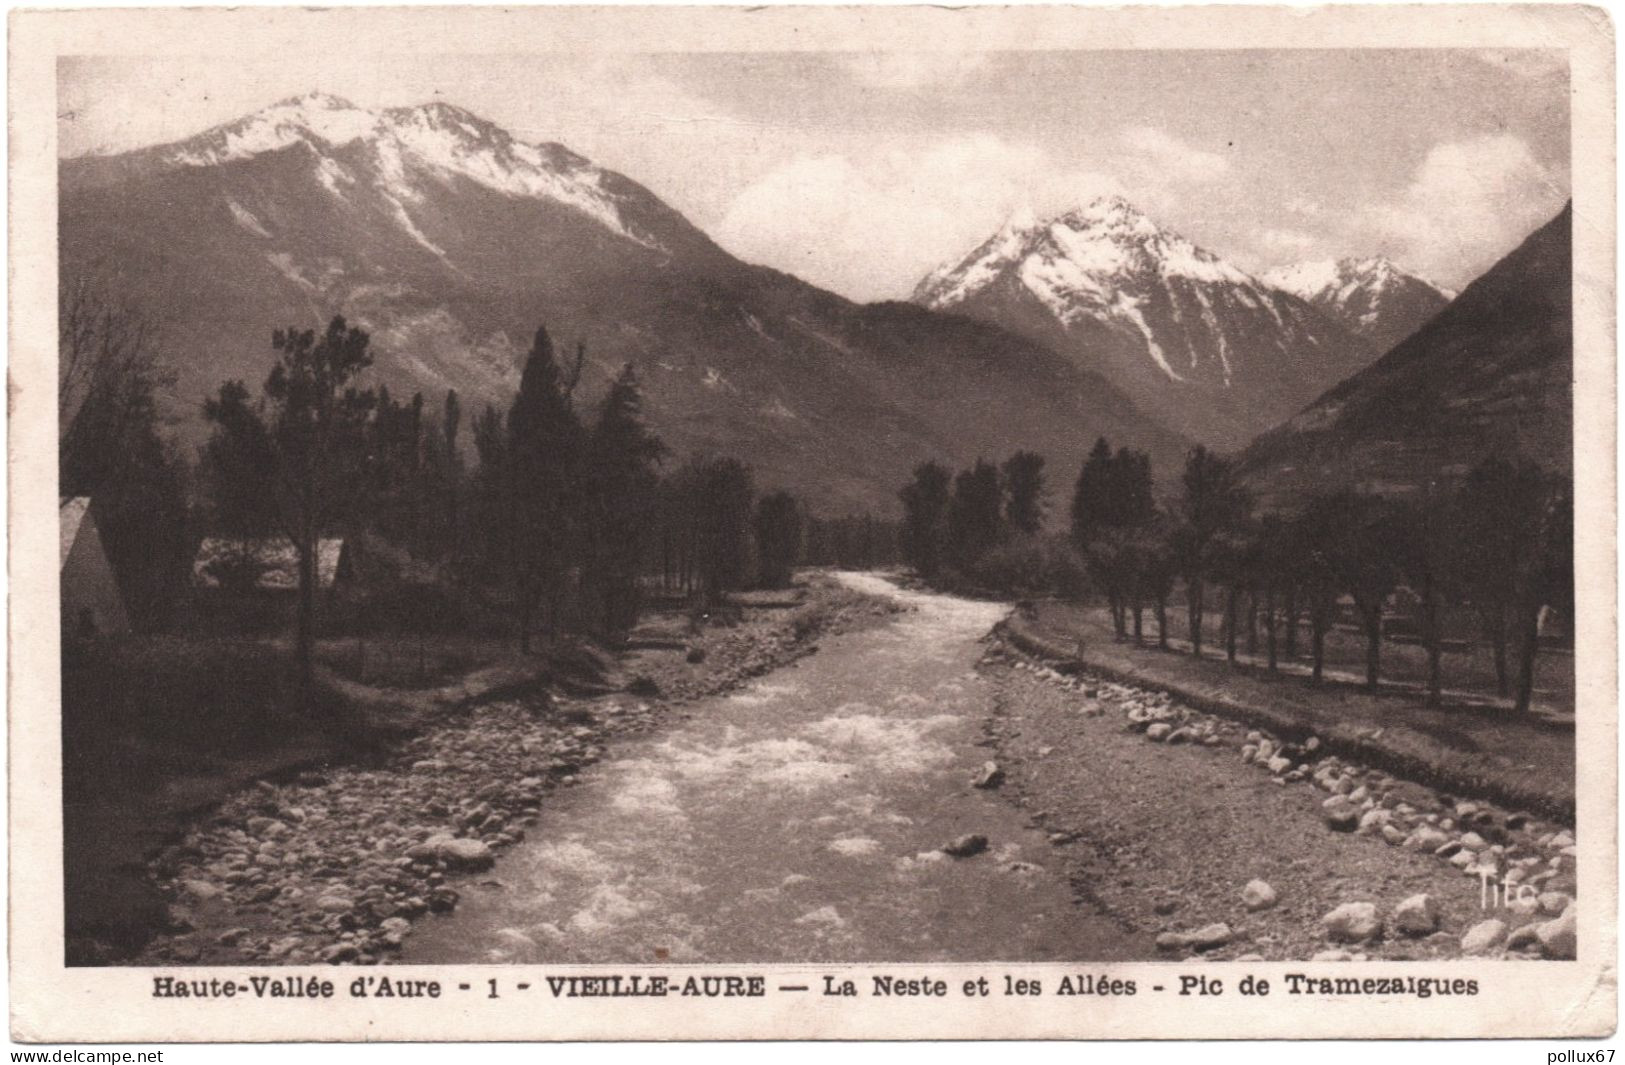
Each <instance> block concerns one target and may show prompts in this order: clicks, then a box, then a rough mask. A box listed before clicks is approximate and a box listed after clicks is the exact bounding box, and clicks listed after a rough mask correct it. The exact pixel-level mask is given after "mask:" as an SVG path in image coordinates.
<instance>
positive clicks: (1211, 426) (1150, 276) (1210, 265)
mask: <svg viewBox="0 0 1625 1065" xmlns="http://www.w3.org/2000/svg"><path fill="white" fill-rule="evenodd" d="M913 299H914V302H916V303H919V304H921V305H922V306H926V307H930V308H932V309H934V310H940V311H951V312H953V313H955V314H961V315H965V316H967V317H971V318H976V319H979V320H981V321H985V322H989V323H992V324H995V325H998V326H1001V327H1003V328H1006V329H1009V330H1011V331H1013V332H1017V333H1020V334H1022V335H1023V336H1027V337H1029V338H1031V339H1033V340H1034V341H1036V342H1039V343H1043V344H1047V345H1049V346H1051V347H1053V348H1055V349H1056V350H1057V351H1060V352H1062V353H1063V354H1065V355H1066V356H1068V357H1069V358H1071V359H1072V360H1073V361H1074V363H1075V364H1076V365H1078V366H1079V367H1080V368H1083V369H1087V370H1091V371H1095V372H1099V373H1100V374H1102V375H1103V376H1105V377H1106V378H1107V379H1108V380H1110V381H1111V382H1112V383H1113V384H1115V385H1117V386H1118V387H1120V388H1122V389H1123V391H1124V392H1126V393H1127V394H1128V395H1129V396H1131V397H1132V398H1133V399H1134V400H1135V402H1136V403H1138V404H1139V405H1140V406H1141V407H1143V408H1145V409H1146V410H1148V411H1150V412H1151V413H1152V414H1153V415H1154V416H1156V417H1159V418H1161V419H1162V420H1164V421H1165V422H1166V423H1168V424H1172V425H1179V426H1181V427H1182V428H1184V429H1185V430H1186V431H1187V432H1189V433H1190V434H1191V435H1192V436H1193V437H1195V438H1197V439H1200V440H1204V441H1205V442H1207V443H1209V444H1212V445H1215V446H1218V447H1221V448H1227V449H1229V448H1239V447H1241V446H1243V445H1244V444H1246V443H1247V442H1248V441H1249V440H1251V439H1252V437H1253V436H1254V435H1255V434H1257V433H1258V432H1260V431H1262V430H1264V429H1266V428H1268V427H1269V426H1271V425H1274V424H1275V423H1277V422H1278V421H1279V420H1280V419H1281V418H1283V417H1285V416H1287V415H1288V414H1290V413H1291V412H1292V411H1294V410H1296V409H1298V407H1300V406H1301V405H1302V404H1303V403H1304V402H1306V401H1308V400H1309V399H1311V398H1313V397H1314V396H1315V395H1317V394H1319V393H1320V392H1321V391H1323V390H1324V389H1325V388H1326V387H1327V386H1329V385H1330V384H1332V383H1334V382H1336V381H1339V380H1341V379H1343V378H1344V377H1346V376H1348V375H1349V374H1351V373H1353V372H1354V371H1356V370H1358V369H1360V368H1361V367H1363V366H1364V365H1366V364H1367V363H1368V362H1369V361H1370V360H1371V359H1372V358H1374V357H1375V356H1376V355H1377V354H1378V352H1377V351H1376V350H1375V349H1374V348H1373V347H1372V346H1371V344H1369V343H1368V342H1367V341H1365V340H1363V339H1362V338H1360V337H1358V336H1355V335H1353V334H1352V333H1350V332H1349V330H1347V329H1346V328H1344V327H1343V326H1342V325H1340V324H1338V322H1336V321H1335V320H1333V319H1332V318H1330V317H1328V316H1327V315H1325V314H1323V313H1322V312H1321V311H1319V310H1317V309H1316V308H1315V307H1312V306H1310V305H1309V304H1308V303H1306V302H1305V301H1304V300H1302V299H1300V298H1299V297H1297V296H1295V295H1292V294H1289V293H1285V292H1282V291H1281V290H1279V289H1278V288H1276V287H1274V286H1272V285H1270V284H1267V283H1265V282H1263V281H1261V280H1260V279H1258V278H1255V277H1253V276H1252V275H1250V274H1248V273H1247V272H1246V271H1243V270H1241V269H1239V268H1238V267H1236V266H1234V265H1232V264H1230V263H1228V262H1226V261H1225V260H1223V259H1222V258H1220V257H1219V256H1217V255H1215V254H1213V253H1212V252H1209V251H1207V250H1205V249H1203V248H1200V247H1198V246H1197V245H1195V244H1193V243H1192V242H1191V241H1189V240H1187V239H1186V238H1184V237H1183V236H1180V235H1179V234H1177V233H1174V232H1172V231H1170V230H1167V229H1165V228H1163V227H1161V226H1159V225H1158V224H1157V223H1156V222H1154V221H1152V220H1151V219H1150V218H1149V217H1147V216H1146V215H1145V214H1144V213H1143V212H1142V211H1140V210H1139V209H1138V208H1136V207H1135V206H1134V205H1133V204H1131V203H1129V202H1128V201H1127V200H1124V199H1122V198H1121V197H1105V198H1102V199H1098V200H1095V201H1093V202H1092V203H1090V204H1088V205H1086V206H1084V207H1081V208H1078V209H1076V210H1073V211H1068V212H1066V213H1064V214H1060V215H1057V216H1054V217H1051V218H1043V219H1040V218H1034V217H1031V216H1026V217H1018V218H1015V219H1012V220H1011V221H1010V222H1009V223H1007V224H1006V225H1005V226H1004V227H1003V228H1001V229H1000V230H999V232H997V233H995V234H994V235H993V236H992V237H990V238H989V239H988V240H986V241H984V242H983V243H982V244H981V245H979V246H978V247H977V248H975V249H974V250H972V251H971V252H970V253H969V254H968V255H966V256H965V257H964V258H963V259H960V260H958V261H956V262H951V263H948V264H945V265H944V266H942V267H941V268H939V269H937V270H936V271H933V272H932V273H931V274H929V275H927V276H926V277H925V278H924V279H923V280H922V281H921V282H920V283H919V285H918V286H917V287H916V289H915V292H914V295H913Z"/></svg>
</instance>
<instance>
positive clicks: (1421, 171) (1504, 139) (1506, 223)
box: [1355, 134, 1567, 284]
mask: <svg viewBox="0 0 1625 1065" xmlns="http://www.w3.org/2000/svg"><path fill="white" fill-rule="evenodd" d="M1566 196H1567V190H1566V184H1565V183H1564V182H1563V180H1562V179H1561V178H1560V177H1559V176H1558V175H1554V174H1552V173H1551V172H1549V171H1548V170H1547V169H1546V168H1545V167H1543V166H1542V165H1541V164H1540V163H1539V161H1537V160H1536V159H1535V156H1534V154H1533V153H1532V152H1531V151H1530V150H1529V146H1528V145H1527V144H1525V143H1524V142H1523V141H1522V140H1520V139H1518V138H1517V137H1514V136H1512V135H1510V134H1497V135H1490V136H1483V137H1477V138H1474V139H1471V140H1465V141H1456V142H1450V143H1445V144H1439V145H1436V146H1435V147H1434V148H1433V149H1432V150H1431V151H1430V152H1428V154H1427V158H1426V159H1424V160H1423V161H1422V164H1421V165H1420V166H1419V167H1418V168H1417V170H1416V172H1415V174H1414V175H1413V176H1412V178H1411V181H1410V184H1409V185H1407V186H1406V187H1405V189H1404V190H1403V191H1402V192H1401V193H1400V194H1399V196H1398V197H1397V198H1396V199H1394V200H1392V201H1390V202H1387V203H1382V204H1378V205H1376V206H1373V207H1369V208H1367V209H1366V210H1365V211H1363V212H1361V214H1360V215H1358V216H1357V217H1356V219H1355V224H1356V227H1357V228H1358V229H1361V230H1364V231H1365V232H1368V233H1369V234H1371V236H1372V237H1374V238H1375V239H1376V241H1378V242H1379V243H1381V244H1383V245H1385V246H1386V247H1387V248H1388V249H1389V254H1390V255H1391V256H1392V257H1393V258H1394V259H1395V260H1396V261H1399V262H1402V263H1405V264H1407V266H1409V267H1410V268H1412V269H1415V270H1416V271H1418V272H1419V273H1421V274H1422V275H1423V276H1424V277H1428V278H1435V279H1438V280H1440V281H1442V282H1444V283H1446V284H1459V283H1463V282H1465V281H1468V280H1471V279H1472V278H1473V277H1476V276H1477V275H1478V274H1480V273H1482V272H1483V271H1484V270H1485V269H1486V268H1488V267H1489V266H1490V265H1491V264H1492V263H1494V262H1495V261H1496V260H1497V259H1499V258H1500V257H1501V256H1503V255H1505V254H1506V253H1507V252H1508V251H1510V250H1511V249H1512V248H1513V247H1515V246H1516V245H1517V243H1518V242H1519V241H1520V240H1522V239H1523V238H1524V237H1525V236H1526V235H1528V234H1529V232H1530V231H1532V230H1533V229H1535V228H1536V227H1537V226H1539V225H1540V224H1541V223H1542V222H1545V221H1546V220H1547V219H1548V218H1549V217H1550V216H1551V215H1552V214H1554V213H1556V211H1557V209H1558V207H1559V206H1561V204H1562V202H1563V200H1564V198H1565V197H1566Z"/></svg>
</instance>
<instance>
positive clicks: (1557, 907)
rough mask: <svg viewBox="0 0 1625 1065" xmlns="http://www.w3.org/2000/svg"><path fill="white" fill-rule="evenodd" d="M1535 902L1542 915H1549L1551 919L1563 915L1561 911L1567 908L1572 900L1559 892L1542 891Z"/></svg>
mask: <svg viewBox="0 0 1625 1065" xmlns="http://www.w3.org/2000/svg"><path fill="white" fill-rule="evenodd" d="M1536 901H1537V902H1539V903H1540V911H1541V912H1542V913H1546V914H1550V915H1551V916H1553V917H1558V916H1561V915H1562V914H1563V911H1565V910H1567V909H1568V908H1569V905H1570V904H1571V903H1573V902H1574V899H1573V898H1571V897H1570V896H1568V895H1567V894H1565V893H1563V892H1561V891H1543V892H1541V893H1540V896H1539V898H1537V899H1536Z"/></svg>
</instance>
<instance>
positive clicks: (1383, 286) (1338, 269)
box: [1261, 256, 1456, 351]
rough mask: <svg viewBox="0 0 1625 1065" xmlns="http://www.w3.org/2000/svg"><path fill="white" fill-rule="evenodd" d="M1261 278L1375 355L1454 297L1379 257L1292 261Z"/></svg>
mask: <svg viewBox="0 0 1625 1065" xmlns="http://www.w3.org/2000/svg"><path fill="white" fill-rule="evenodd" d="M1261 280H1263V281H1264V282H1265V283H1267V284H1270V285H1274V286H1275V287H1276V288H1278V289H1280V290H1281V291H1282V292H1289V293H1291V294H1292V295H1294V296H1297V297H1298V298H1299V299H1301V300H1304V301H1305V302H1307V303H1309V304H1310V305H1312V306H1314V307H1316V308H1318V309H1320V310H1321V311H1323V312H1325V314H1326V315H1327V316H1328V317H1330V318H1332V319H1333V320H1335V321H1337V322H1339V323H1341V324H1342V325H1343V327H1344V328H1346V329H1348V330H1349V331H1350V332H1352V333H1354V334H1355V335H1357V336H1360V337H1363V338H1364V339H1365V340H1367V341H1369V342H1370V344H1371V345H1372V346H1373V347H1374V348H1376V349H1377V350H1378V351H1387V350H1388V349H1389V348H1391V347H1393V346H1394V345H1395V344H1397V343H1399V342H1400V341H1401V340H1404V339H1405V338H1406V337H1408V336H1410V335H1411V334H1412V333H1414V332H1416V331H1417V330H1418V329H1420V328H1421V327H1422V325H1423V324H1424V323H1426V322H1427V320H1428V319H1430V318H1432V317H1433V316H1434V315H1435V314H1438V313H1439V311H1441V310H1443V309H1444V306H1445V304H1447V303H1449V302H1450V301H1451V300H1452V299H1454V298H1455V295H1456V294H1455V293H1454V292H1450V291H1448V290H1446V289H1442V288H1440V287H1438V286H1437V285H1434V284H1433V283H1431V282H1429V281H1425V280H1423V279H1422V278H1420V277H1417V276H1416V275H1415V274H1410V273H1406V272H1405V271H1404V270H1401V269H1400V268H1399V267H1397V266H1395V265H1394V264H1393V263H1392V262H1390V261H1388V259H1386V258H1384V257H1382V256H1377V257H1375V258H1369V259H1336V260H1322V261H1319V262H1301V263H1294V264H1292V265H1291V266H1283V267H1280V268H1278V269H1275V270H1271V271H1269V272H1268V273H1265V274H1264V275H1262V278H1261Z"/></svg>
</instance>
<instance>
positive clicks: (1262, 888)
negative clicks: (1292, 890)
mask: <svg viewBox="0 0 1625 1065" xmlns="http://www.w3.org/2000/svg"><path fill="white" fill-rule="evenodd" d="M1277 898H1278V896H1277V895H1276V894H1275V889H1274V888H1272V887H1270V886H1269V884H1268V883H1267V882H1265V881H1263V880H1249V881H1248V882H1247V886H1246V887H1244V888H1242V889H1241V904H1242V905H1243V906H1245V907H1247V910H1248V912H1250V913H1256V912H1258V911H1259V910H1267V909H1269V908H1270V907H1271V906H1274V905H1275V903H1276V901H1277Z"/></svg>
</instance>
